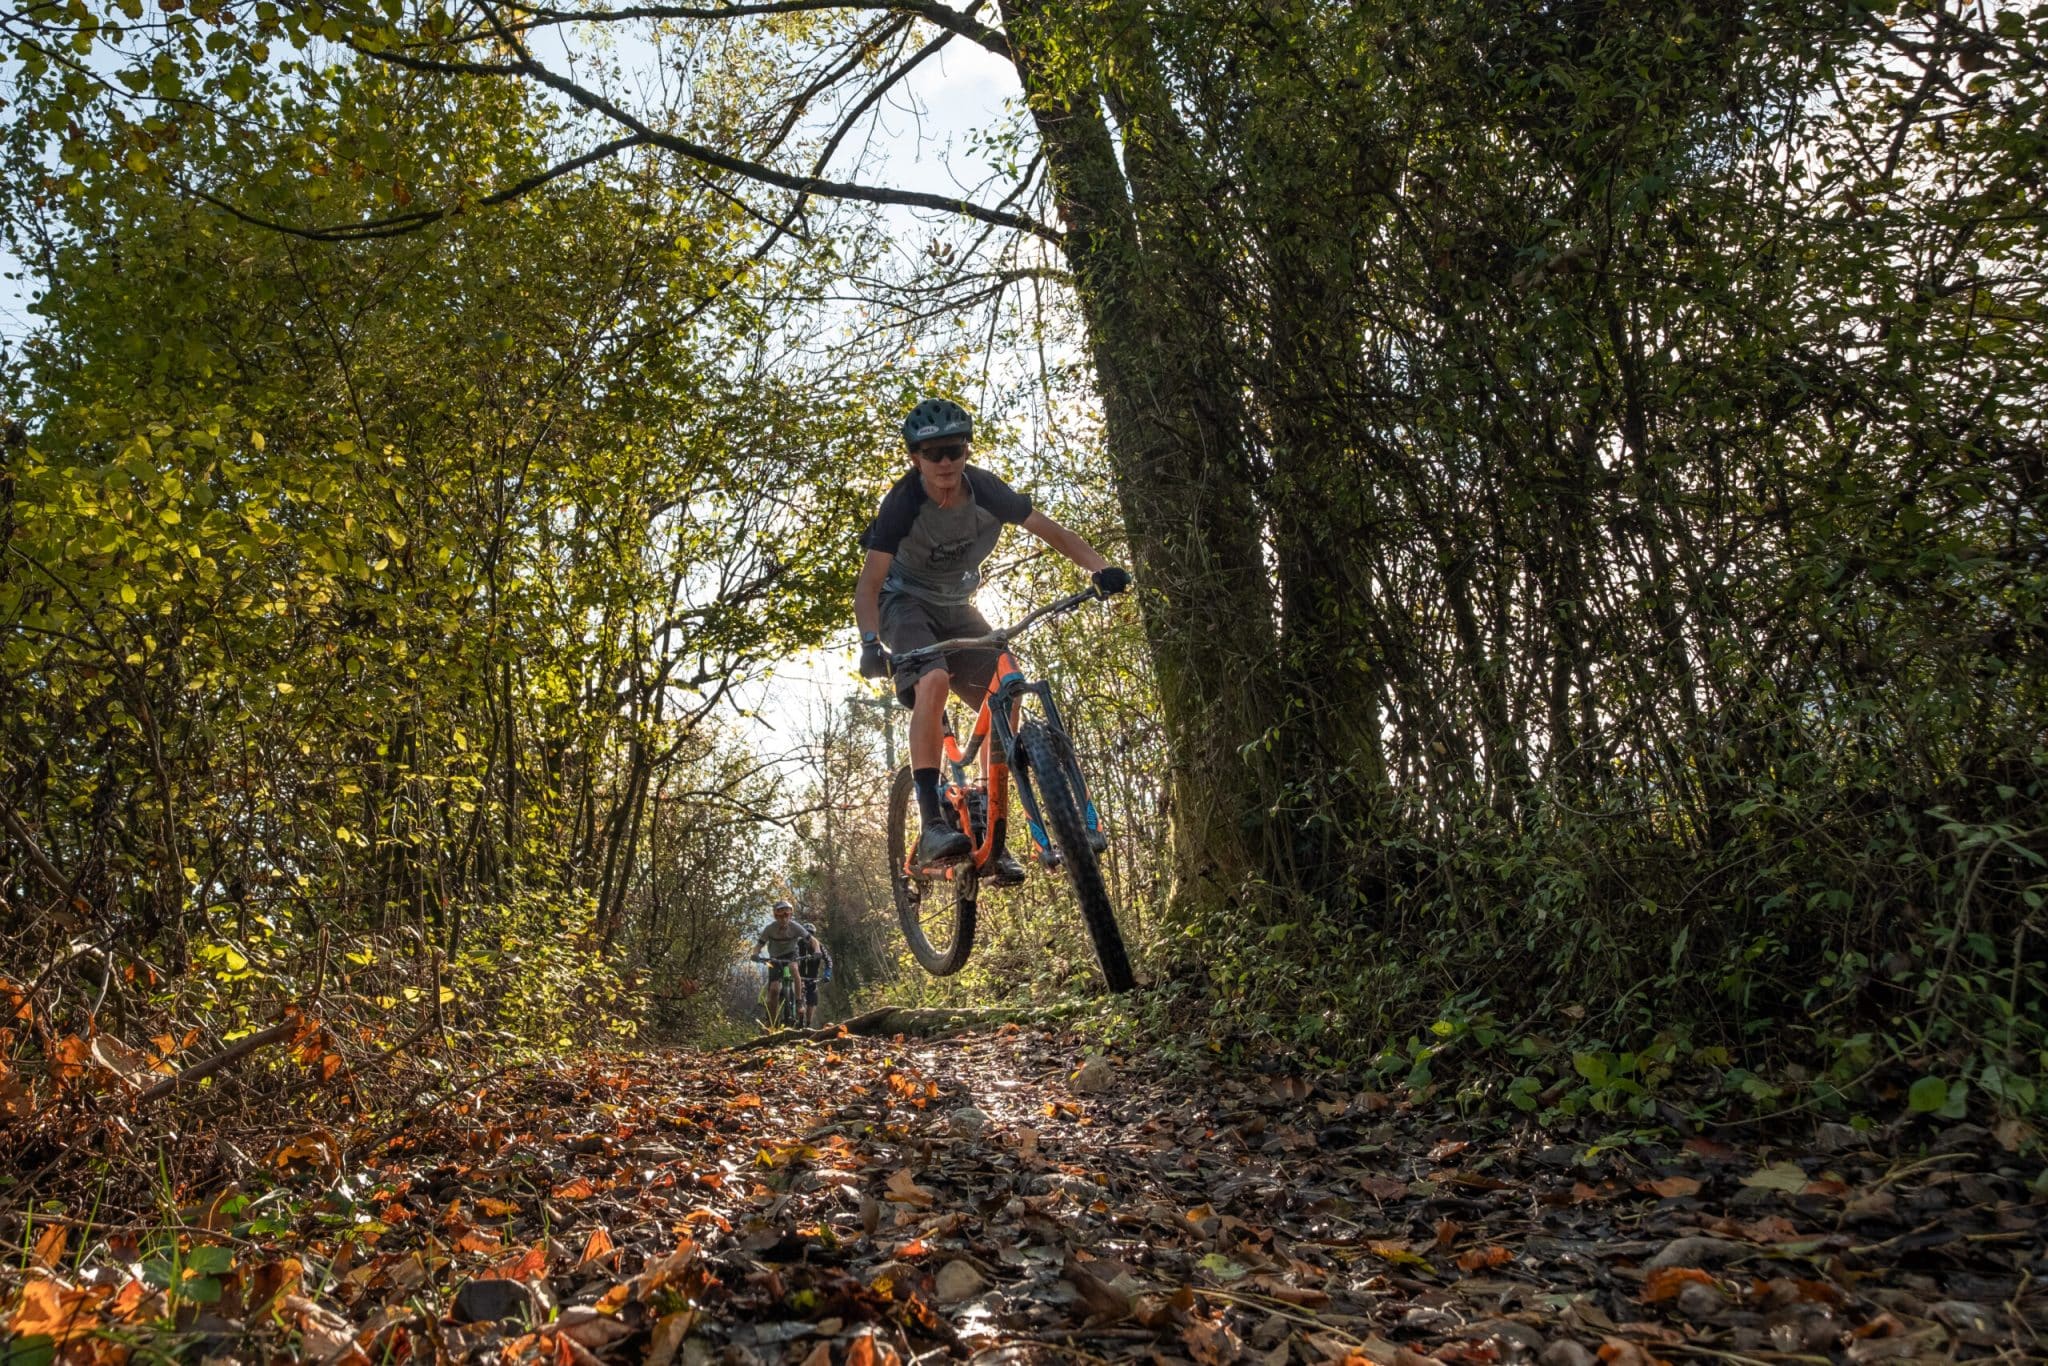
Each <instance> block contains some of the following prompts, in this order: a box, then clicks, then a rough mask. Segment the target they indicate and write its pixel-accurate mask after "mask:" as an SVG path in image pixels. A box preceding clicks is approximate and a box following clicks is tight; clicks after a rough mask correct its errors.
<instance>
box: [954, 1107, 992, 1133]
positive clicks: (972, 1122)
mask: <svg viewBox="0 0 2048 1366" xmlns="http://www.w3.org/2000/svg"><path fill="white" fill-rule="evenodd" d="M946 1127H947V1128H949V1129H951V1130H952V1131H953V1132H954V1133H956V1134H958V1135H959V1136H960V1137H962V1138H968V1139H973V1138H980V1137H981V1135H982V1131H983V1130H985V1129H987V1128H988V1116H987V1115H986V1114H985V1113H983V1112H982V1111H980V1110H977V1109H975V1108H974V1107H973V1106H972V1105H963V1106H961V1107H960V1108H959V1109H957V1110H955V1111H953V1112H952V1113H951V1114H949V1115H947V1116H946Z"/></svg>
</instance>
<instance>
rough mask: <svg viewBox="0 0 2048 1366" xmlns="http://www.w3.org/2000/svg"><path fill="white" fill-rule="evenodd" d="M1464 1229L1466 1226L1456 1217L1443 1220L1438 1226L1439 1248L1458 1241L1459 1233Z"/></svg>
mask: <svg viewBox="0 0 2048 1366" xmlns="http://www.w3.org/2000/svg"><path fill="white" fill-rule="evenodd" d="M1464 1231H1465V1226H1464V1225H1463V1224H1461V1223H1459V1222H1458V1221H1457V1220H1455V1219H1444V1220H1441V1221H1439V1222H1438V1224H1437V1226H1436V1245H1437V1246H1438V1247H1439V1248H1447V1247H1449V1246H1450V1245H1451V1244H1452V1243H1455V1242H1457V1241H1458V1235H1459V1234H1461V1233H1463V1232H1464Z"/></svg>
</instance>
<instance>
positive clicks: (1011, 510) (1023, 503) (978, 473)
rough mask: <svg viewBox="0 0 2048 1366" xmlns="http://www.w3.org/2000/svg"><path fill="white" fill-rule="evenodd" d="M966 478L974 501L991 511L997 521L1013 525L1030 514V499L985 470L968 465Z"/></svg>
mask: <svg viewBox="0 0 2048 1366" xmlns="http://www.w3.org/2000/svg"><path fill="white" fill-rule="evenodd" d="M967 478H968V481H969V482H970V483H971V484H972V485H973V486H974V501H975V502H977V503H979V504H980V505H981V506H983V507H985V508H987V509H988V510H989V511H990V512H991V513H993V514H994V515H995V519H996V520H997V521H999V522H1009V523H1011V524H1013V525H1014V524H1015V523H1017V522H1021V521H1023V520H1024V519H1025V518H1026V517H1029V516H1030V515H1031V500H1030V499H1029V498H1026V497H1025V496H1024V495H1023V494H1021V493H1019V492H1017V490H1015V489H1013V488H1011V487H1010V486H1009V485H1008V484H1005V483H1004V482H1003V481H1002V480H1000V479H998V478H996V476H994V475H993V474H990V473H989V472H988V471H987V470H982V469H976V468H974V467H973V466H972V465H970V466H968V467H967Z"/></svg>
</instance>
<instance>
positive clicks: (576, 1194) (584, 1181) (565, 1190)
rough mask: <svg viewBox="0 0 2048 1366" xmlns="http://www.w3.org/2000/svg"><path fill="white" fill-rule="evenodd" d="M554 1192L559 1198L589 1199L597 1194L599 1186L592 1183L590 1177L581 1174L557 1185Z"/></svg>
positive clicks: (556, 1197)
mask: <svg viewBox="0 0 2048 1366" xmlns="http://www.w3.org/2000/svg"><path fill="white" fill-rule="evenodd" d="M553 1194H554V1197H555V1199H557V1200H588V1199H589V1198H590V1197H591V1196H593V1195H595V1194H597V1187H596V1186H593V1185H592V1184H590V1180H589V1178H587V1177H582V1176H579V1177H577V1178H576V1179H575V1180H573V1181H565V1182H563V1183H562V1184H561V1185H559V1186H557V1187H555V1189H554V1192H553Z"/></svg>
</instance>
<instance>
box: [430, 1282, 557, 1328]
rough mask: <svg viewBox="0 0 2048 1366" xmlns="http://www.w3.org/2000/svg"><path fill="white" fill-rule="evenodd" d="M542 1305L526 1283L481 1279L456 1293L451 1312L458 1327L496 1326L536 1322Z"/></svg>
mask: <svg viewBox="0 0 2048 1366" xmlns="http://www.w3.org/2000/svg"><path fill="white" fill-rule="evenodd" d="M538 1311H539V1305H538V1303H537V1302H536V1301H535V1300H534V1297H533V1291H532V1289H531V1288H529V1287H528V1286H527V1284H526V1282H524V1281H508V1280H503V1279H500V1278H498V1277H495V1276H480V1277H478V1278H477V1279H476V1280H473V1281H468V1282H465V1283H464V1284H463V1287H462V1289H460V1290H458V1291H456V1292H455V1306H454V1308H453V1309H452V1310H451V1311H450V1312H451V1314H452V1315H453V1317H454V1319H455V1321H456V1322H457V1323H496V1322H497V1321H498V1320H499V1319H509V1318H515V1317H522V1316H523V1317H525V1318H527V1319H529V1320H537V1319H538V1318H539V1317H540V1315H539V1312H538Z"/></svg>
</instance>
